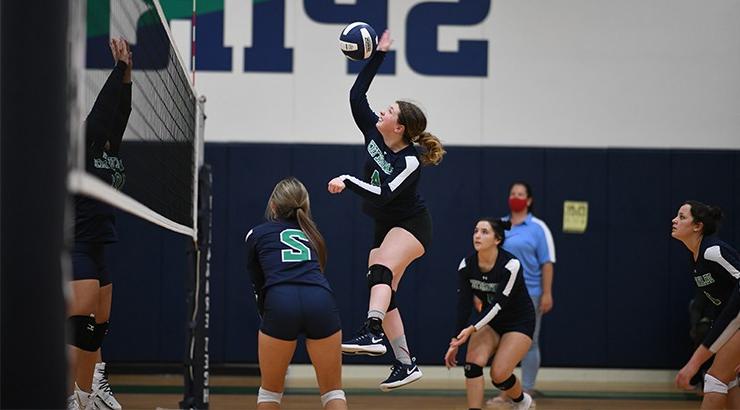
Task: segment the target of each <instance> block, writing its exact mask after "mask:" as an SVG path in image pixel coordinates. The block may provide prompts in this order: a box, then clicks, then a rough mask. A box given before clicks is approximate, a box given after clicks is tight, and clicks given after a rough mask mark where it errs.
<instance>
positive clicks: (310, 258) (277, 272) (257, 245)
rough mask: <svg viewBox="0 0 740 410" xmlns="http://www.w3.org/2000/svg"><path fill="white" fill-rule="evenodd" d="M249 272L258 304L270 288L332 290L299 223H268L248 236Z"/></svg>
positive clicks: (280, 221) (288, 221)
mask: <svg viewBox="0 0 740 410" xmlns="http://www.w3.org/2000/svg"><path fill="white" fill-rule="evenodd" d="M245 241H246V243H247V272H248V273H249V276H250V278H251V279H252V285H253V286H254V294H255V296H257V297H258V303H261V302H262V300H261V299H262V295H264V292H265V291H266V290H267V289H268V288H269V287H270V286H274V285H277V284H282V283H297V284H307V285H318V286H323V287H324V288H326V289H328V290H329V291H331V287H330V286H329V281H327V280H326V277H325V276H324V274H323V273H321V268H320V266H319V261H318V255H317V254H316V252H315V250H314V249H313V248H312V247H311V245H310V244H309V242H308V238H307V237H306V234H305V233H303V231H301V227H300V226H299V225H298V222H297V221H296V220H277V221H269V222H265V223H263V224H262V225H259V226H256V227H255V228H253V229H252V230H250V231H249V233H247V237H246V239H245Z"/></svg>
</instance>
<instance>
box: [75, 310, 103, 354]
mask: <svg viewBox="0 0 740 410" xmlns="http://www.w3.org/2000/svg"><path fill="white" fill-rule="evenodd" d="M67 326H68V328H69V335H70V338H69V339H70V340H69V344H71V345H72V346H75V347H77V348H79V349H82V350H84V351H87V352H94V351H97V350H98V348H100V344H98V343H97V340H96V338H95V318H94V317H93V316H82V315H79V316H70V317H68V318H67Z"/></svg>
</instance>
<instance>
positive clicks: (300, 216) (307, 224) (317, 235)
mask: <svg viewBox="0 0 740 410" xmlns="http://www.w3.org/2000/svg"><path fill="white" fill-rule="evenodd" d="M295 216H296V219H297V220H298V225H299V226H300V227H301V230H302V231H303V233H305V234H306V236H307V237H308V242H309V243H310V244H311V246H312V247H313V248H314V249H315V250H316V253H318V254H319V267H320V268H321V271H322V272H323V271H324V267H325V266H326V242H325V241H324V237H323V236H322V235H321V232H319V228H318V227H317V226H316V224H315V223H314V221H313V219H311V215H310V214H308V213H306V212H305V211H304V210H303V208H298V209H296V211H295Z"/></svg>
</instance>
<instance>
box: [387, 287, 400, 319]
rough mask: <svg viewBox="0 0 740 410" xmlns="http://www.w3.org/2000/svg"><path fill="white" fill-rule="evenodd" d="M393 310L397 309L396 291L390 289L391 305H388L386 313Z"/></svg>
mask: <svg viewBox="0 0 740 410" xmlns="http://www.w3.org/2000/svg"><path fill="white" fill-rule="evenodd" d="M393 309H398V306H397V305H396V291H395V290H392V289H391V303H389V304H388V310H387V311H386V313H387V312H390V311H391V310H393Z"/></svg>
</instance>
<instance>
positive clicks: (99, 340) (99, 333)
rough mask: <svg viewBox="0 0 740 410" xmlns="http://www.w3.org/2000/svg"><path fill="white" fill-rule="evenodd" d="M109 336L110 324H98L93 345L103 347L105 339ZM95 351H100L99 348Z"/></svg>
mask: <svg viewBox="0 0 740 410" xmlns="http://www.w3.org/2000/svg"><path fill="white" fill-rule="evenodd" d="M107 334H108V322H105V323H97V324H96V325H95V335H94V336H93V343H95V345H96V346H98V348H100V346H102V345H103V338H104V337H105V335H107ZM95 350H98V349H97V348H96V349H95Z"/></svg>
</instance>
